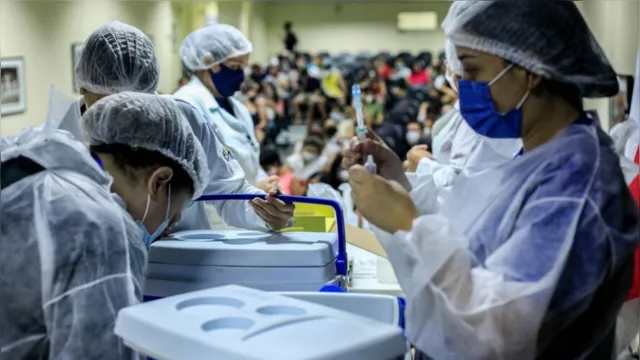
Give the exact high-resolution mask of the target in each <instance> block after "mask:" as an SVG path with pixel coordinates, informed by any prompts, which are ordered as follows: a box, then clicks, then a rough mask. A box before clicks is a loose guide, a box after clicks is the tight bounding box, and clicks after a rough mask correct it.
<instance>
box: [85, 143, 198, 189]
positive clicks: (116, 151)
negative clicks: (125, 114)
mask: <svg viewBox="0 0 640 360" xmlns="http://www.w3.org/2000/svg"><path fill="white" fill-rule="evenodd" d="M90 150H91V152H93V153H98V154H109V155H111V156H113V161H114V163H115V165H116V166H117V167H118V169H120V170H122V171H123V172H124V173H125V174H126V176H127V177H128V178H129V179H131V180H136V173H135V171H136V170H147V169H150V168H152V167H154V166H167V167H169V168H171V170H173V177H172V178H171V190H172V191H174V192H181V191H188V192H189V194H193V193H194V191H195V189H194V184H193V179H191V177H190V176H189V174H187V172H186V171H185V170H184V168H183V167H182V166H180V165H179V164H178V163H177V162H176V161H174V160H172V159H169V158H168V157H166V156H164V155H162V154H161V153H159V152H157V151H151V150H147V149H140V148H132V147H130V146H129V145H124V144H103V145H93V146H90Z"/></svg>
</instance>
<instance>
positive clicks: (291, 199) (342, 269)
mask: <svg viewBox="0 0 640 360" xmlns="http://www.w3.org/2000/svg"><path fill="white" fill-rule="evenodd" d="M266 196H267V195H266V194H209V195H202V196H201V197H199V198H198V199H196V200H195V201H229V200H246V201H249V200H253V199H254V198H260V199H264V198H265V197H266ZM276 198H277V199H279V200H282V201H284V202H285V203H302V204H313V205H325V206H330V207H332V208H333V210H334V211H335V214H336V224H337V228H338V258H337V259H336V270H337V272H338V274H339V275H342V276H344V277H345V279H346V276H347V236H346V232H345V226H344V214H343V212H342V208H341V207H340V204H339V203H338V202H337V201H335V200H331V199H321V198H310V197H304V196H288V195H276Z"/></svg>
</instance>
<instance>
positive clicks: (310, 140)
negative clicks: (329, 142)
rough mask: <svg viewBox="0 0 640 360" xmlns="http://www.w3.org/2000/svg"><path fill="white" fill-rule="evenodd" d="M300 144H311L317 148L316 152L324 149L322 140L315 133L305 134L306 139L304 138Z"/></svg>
mask: <svg viewBox="0 0 640 360" xmlns="http://www.w3.org/2000/svg"><path fill="white" fill-rule="evenodd" d="M302 146H303V147H305V146H313V147H315V148H316V149H318V152H320V153H321V152H322V149H324V140H323V139H322V138H321V137H319V136H316V135H310V136H307V138H306V139H304V141H303V142H302Z"/></svg>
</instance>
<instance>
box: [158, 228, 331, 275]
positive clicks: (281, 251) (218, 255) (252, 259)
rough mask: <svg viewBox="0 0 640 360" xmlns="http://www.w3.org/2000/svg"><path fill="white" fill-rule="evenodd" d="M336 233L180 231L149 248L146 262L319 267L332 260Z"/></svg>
mask: <svg viewBox="0 0 640 360" xmlns="http://www.w3.org/2000/svg"><path fill="white" fill-rule="evenodd" d="M337 254H338V234H336V233H311V232H286V233H267V232H258V231H247V230H244V231H233V230H198V231H181V232H177V233H174V234H172V235H171V237H169V238H167V239H163V240H160V241H156V242H154V243H153V245H151V247H150V248H149V263H162V264H178V265H194V266H195V265H197V266H249V267H321V266H326V265H327V264H329V263H331V262H333V261H335V259H336V256H337Z"/></svg>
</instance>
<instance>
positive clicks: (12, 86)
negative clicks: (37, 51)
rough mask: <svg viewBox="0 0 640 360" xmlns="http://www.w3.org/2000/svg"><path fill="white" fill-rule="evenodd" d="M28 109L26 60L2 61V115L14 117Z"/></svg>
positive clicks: (0, 85) (0, 112)
mask: <svg viewBox="0 0 640 360" xmlns="http://www.w3.org/2000/svg"><path fill="white" fill-rule="evenodd" d="M26 109H27V91H26V78H25V75H24V58H22V57H16V58H2V59H0V115H2V116H6V115H13V114H19V113H22V112H25V110H26Z"/></svg>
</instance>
